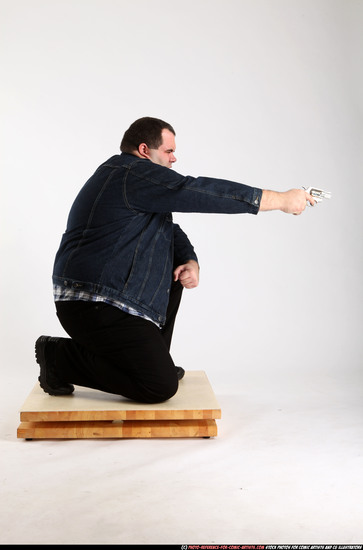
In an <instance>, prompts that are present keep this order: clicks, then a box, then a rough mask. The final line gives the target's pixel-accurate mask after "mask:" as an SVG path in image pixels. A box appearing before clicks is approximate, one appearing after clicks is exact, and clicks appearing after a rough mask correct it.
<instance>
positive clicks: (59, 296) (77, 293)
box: [53, 285, 160, 328]
mask: <svg viewBox="0 0 363 550" xmlns="http://www.w3.org/2000/svg"><path fill="white" fill-rule="evenodd" d="M53 296H54V301H55V302H71V301H75V300H76V301H77V300H82V301H84V302H104V303H105V304H108V305H110V306H114V307H117V308H119V309H121V310H122V311H124V312H125V313H128V314H129V315H135V316H136V317H141V318H142V319H145V320H146V321H151V322H152V323H154V324H155V325H157V326H158V327H159V328H160V325H159V324H158V323H156V322H155V321H153V320H152V319H150V317H148V316H147V315H144V313H140V311H137V310H136V309H134V308H132V307H130V306H126V305H125V304H123V303H122V302H119V301H118V300H110V299H109V298H106V297H104V296H100V295H99V294H90V293H89V292H85V291H84V290H75V289H73V288H63V287H61V286H59V285H53Z"/></svg>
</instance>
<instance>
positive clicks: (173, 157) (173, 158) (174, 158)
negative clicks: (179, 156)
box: [170, 154, 176, 162]
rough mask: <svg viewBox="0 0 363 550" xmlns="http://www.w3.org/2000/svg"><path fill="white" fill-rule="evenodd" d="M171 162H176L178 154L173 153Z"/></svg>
mask: <svg viewBox="0 0 363 550" xmlns="http://www.w3.org/2000/svg"><path fill="white" fill-rule="evenodd" d="M170 162H176V156H175V155H173V154H172V155H171V157H170Z"/></svg>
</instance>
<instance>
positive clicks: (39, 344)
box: [35, 336, 74, 395]
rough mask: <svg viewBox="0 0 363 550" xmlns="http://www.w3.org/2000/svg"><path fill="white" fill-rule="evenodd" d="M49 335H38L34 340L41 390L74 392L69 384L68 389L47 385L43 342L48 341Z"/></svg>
mask: <svg viewBox="0 0 363 550" xmlns="http://www.w3.org/2000/svg"><path fill="white" fill-rule="evenodd" d="M48 338H49V336H40V337H39V338H38V340H37V341H36V342H35V360H36V362H37V363H38V365H39V366H40V375H39V376H38V380H39V384H40V387H41V388H42V390H44V391H45V392H46V393H48V394H49V395H70V394H71V393H73V392H74V386H72V384H69V389H67V388H59V389H57V388H52V387H51V386H49V384H48V383H47V380H46V373H45V370H46V360H45V353H44V350H45V344H46V343H47V341H48Z"/></svg>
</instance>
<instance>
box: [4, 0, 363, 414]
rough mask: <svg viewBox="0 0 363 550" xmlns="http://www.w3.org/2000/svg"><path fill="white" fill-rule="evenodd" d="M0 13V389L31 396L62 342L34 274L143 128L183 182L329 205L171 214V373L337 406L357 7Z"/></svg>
mask: <svg viewBox="0 0 363 550" xmlns="http://www.w3.org/2000/svg"><path fill="white" fill-rule="evenodd" d="M0 8H1V33H0V40H1V67H2V85H1V112H2V124H1V140H2V141H1V155H0V158H1V186H2V199H1V224H2V227H1V311H2V314H1V323H2V325H1V332H0V334H1V354H2V360H1V362H2V375H3V376H6V377H8V378H9V377H13V378H14V380H15V381H16V380H18V379H22V380H23V384H24V386H25V384H26V385H27V387H29V391H30V389H31V387H32V384H33V383H34V381H35V380H36V376H37V375H38V370H37V368H36V366H35V363H34V355H33V349H34V341H35V339H36V338H37V337H38V336H39V335H40V334H52V335H63V334H64V333H63V331H62V329H61V327H60V325H59V324H58V321H57V319H56V317H55V313H54V306H53V300H52V287H51V272H52V264H53V259H54V255H55V252H56V250H57V247H58V244H59V241H60V238H61V234H62V232H63V231H64V228H65V224H66V218H67V215H68V211H69V208H70V206H71V203H72V201H73V199H74V197H75V195H76V193H77V192H78V190H79V188H80V187H81V186H82V185H83V183H84V182H85V180H86V179H87V178H88V177H89V175H90V174H91V173H92V172H93V171H94V170H95V168H96V167H97V166H98V165H99V164H100V163H101V162H103V161H104V160H105V159H106V158H108V157H109V156H111V155H113V154H115V153H117V152H118V147H119V143H120V140H121V137H122V135H123V132H124V130H125V129H126V128H127V127H128V126H129V124H130V123H131V122H133V121H134V120H135V119H136V118H139V117H140V116H145V115H149V116H156V117H160V118H163V119H166V120H167V121H169V122H170V123H171V124H172V125H173V126H174V127H175V129H176V132H177V151H176V156H177V158H178V162H177V164H176V165H175V169H176V170H177V171H179V172H181V173H184V174H191V175H194V176H197V175H205V176H215V177H223V178H228V179H233V180H237V181H241V182H244V183H247V184H250V185H253V186H257V187H262V188H269V189H275V190H286V189H288V188H291V187H301V186H303V185H308V186H309V185H314V186H318V187H322V188H325V189H327V190H330V191H331V192H332V195H333V198H332V199H331V200H330V201H325V203H324V204H320V205H318V206H316V207H314V208H312V209H308V210H306V211H305V212H304V213H303V215H301V216H297V217H296V216H288V215H285V214H282V213H280V212H268V213H260V214H259V215H258V216H248V215H244V216H243V215H236V216H227V215H201V214H193V215H190V214H188V215H186V214H176V215H175V220H176V221H177V222H179V223H180V224H181V225H182V227H183V228H184V230H185V231H186V233H187V234H188V235H189V237H190V239H191V240H192V242H193V243H194V245H195V248H196V251H197V253H198V255H199V259H200V263H201V282H200V286H199V288H198V289H194V290H189V291H186V292H185V296H184V302H183V305H182V309H181V311H180V316H179V319H178V321H177V328H176V335H175V339H174V344H173V355H174V358H175V361H176V362H177V364H180V365H182V366H183V367H184V368H185V369H193V370H199V369H202V370H206V371H207V373H208V376H209V378H210V379H211V381H212V382H213V385H214V388H215V390H216V391H217V392H229V393H231V392H232V393H233V392H240V391H241V390H242V389H243V386H244V384H245V383H246V380H249V381H251V380H252V381H254V380H255V381H256V383H259V384H263V385H265V386H266V385H268V386H269V387H271V391H273V389H274V387H276V385H279V384H281V382H282V381H284V382H285V384H286V383H288V384H289V385H290V386H287V387H291V391H298V390H299V385H300V383H301V382H302V381H303V380H304V382H305V383H306V380H307V378H309V377H313V376H315V377H321V380H324V378H331V377H336V380H337V383H339V384H340V383H341V382H342V381H343V382H344V383H346V384H347V391H353V387H352V385H349V380H353V378H354V379H355V380H356V375H358V376H359V371H360V367H361V364H362V312H361V304H362V239H361V237H362V217H361V203H362V181H361V179H362V170H361V169H362V93H363V90H362V66H363V64H362V21H363V4H362V1H359V0H273V1H271V0H239V1H238V0H224V1H223V2H221V1H219V0H218V1H217V0H183V1H179V2H166V1H163V0H153V1H152V2H150V1H148V0H138V1H137V2H131V1H130V0H62V1H58V0H53V1H47V0H30V1H29V0H11V1H10V0H9V1H8V0H3V1H1V2H0ZM312 379H313V378H312ZM315 380H316V378H315ZM312 383H313V382H312ZM2 389H3V390H4V391H6V392H9V391H12V390H9V387H8V386H7V385H2ZM21 397H23V394H22V396H21ZM19 405H20V402H19Z"/></svg>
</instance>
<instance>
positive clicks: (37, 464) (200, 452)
mask: <svg viewBox="0 0 363 550" xmlns="http://www.w3.org/2000/svg"><path fill="white" fill-rule="evenodd" d="M209 380H210V381H211V384H212V386H213V379H212V377H210V376H209ZM28 382H29V381H27V380H22V381H21V382H20V381H19V380H16V379H8V380H7V381H6V383H5V384H3V385H2V399H1V440H0V456H1V504H0V543H1V544H94V545H97V544H129V545H133V544H158V545H163V544H178V545H179V544H274V543H276V544H360V543H362V541H363V506H362V494H363V475H362V474H363V468H362V466H363V452H362V451H363V430H362V391H361V379H360V377H358V375H357V378H356V379H354V378H353V377H352V376H350V378H349V380H346V379H345V377H344V376H343V374H341V375H335V376H334V375H331V376H328V377H327V376H322V375H320V376H318V375H316V376H315V377H305V378H304V380H302V379H300V380H297V379H296V378H294V379H292V378H291V377H284V376H280V377H279V376H277V377H276V378H274V379H270V380H260V381H259V380H257V379H253V378H250V379H249V380H247V381H246V384H245V386H244V387H243V388H237V390H238V393H237V391H236V390H234V393H232V392H230V393H229V394H227V393H224V394H223V393H218V391H216V397H217V399H218V401H219V404H220V407H221V409H222V418H221V419H220V420H217V425H218V436H217V437H216V438H211V439H153V440H150V439H115V440H114V439H104V440H33V441H25V440H22V439H17V437H16V430H17V427H18V424H19V409H20V408H21V406H22V404H23V402H24V400H25V399H26V397H27V395H28V393H29V392H30V390H31V388H32V385H31V384H29V385H28ZM33 383H34V382H33Z"/></svg>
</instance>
